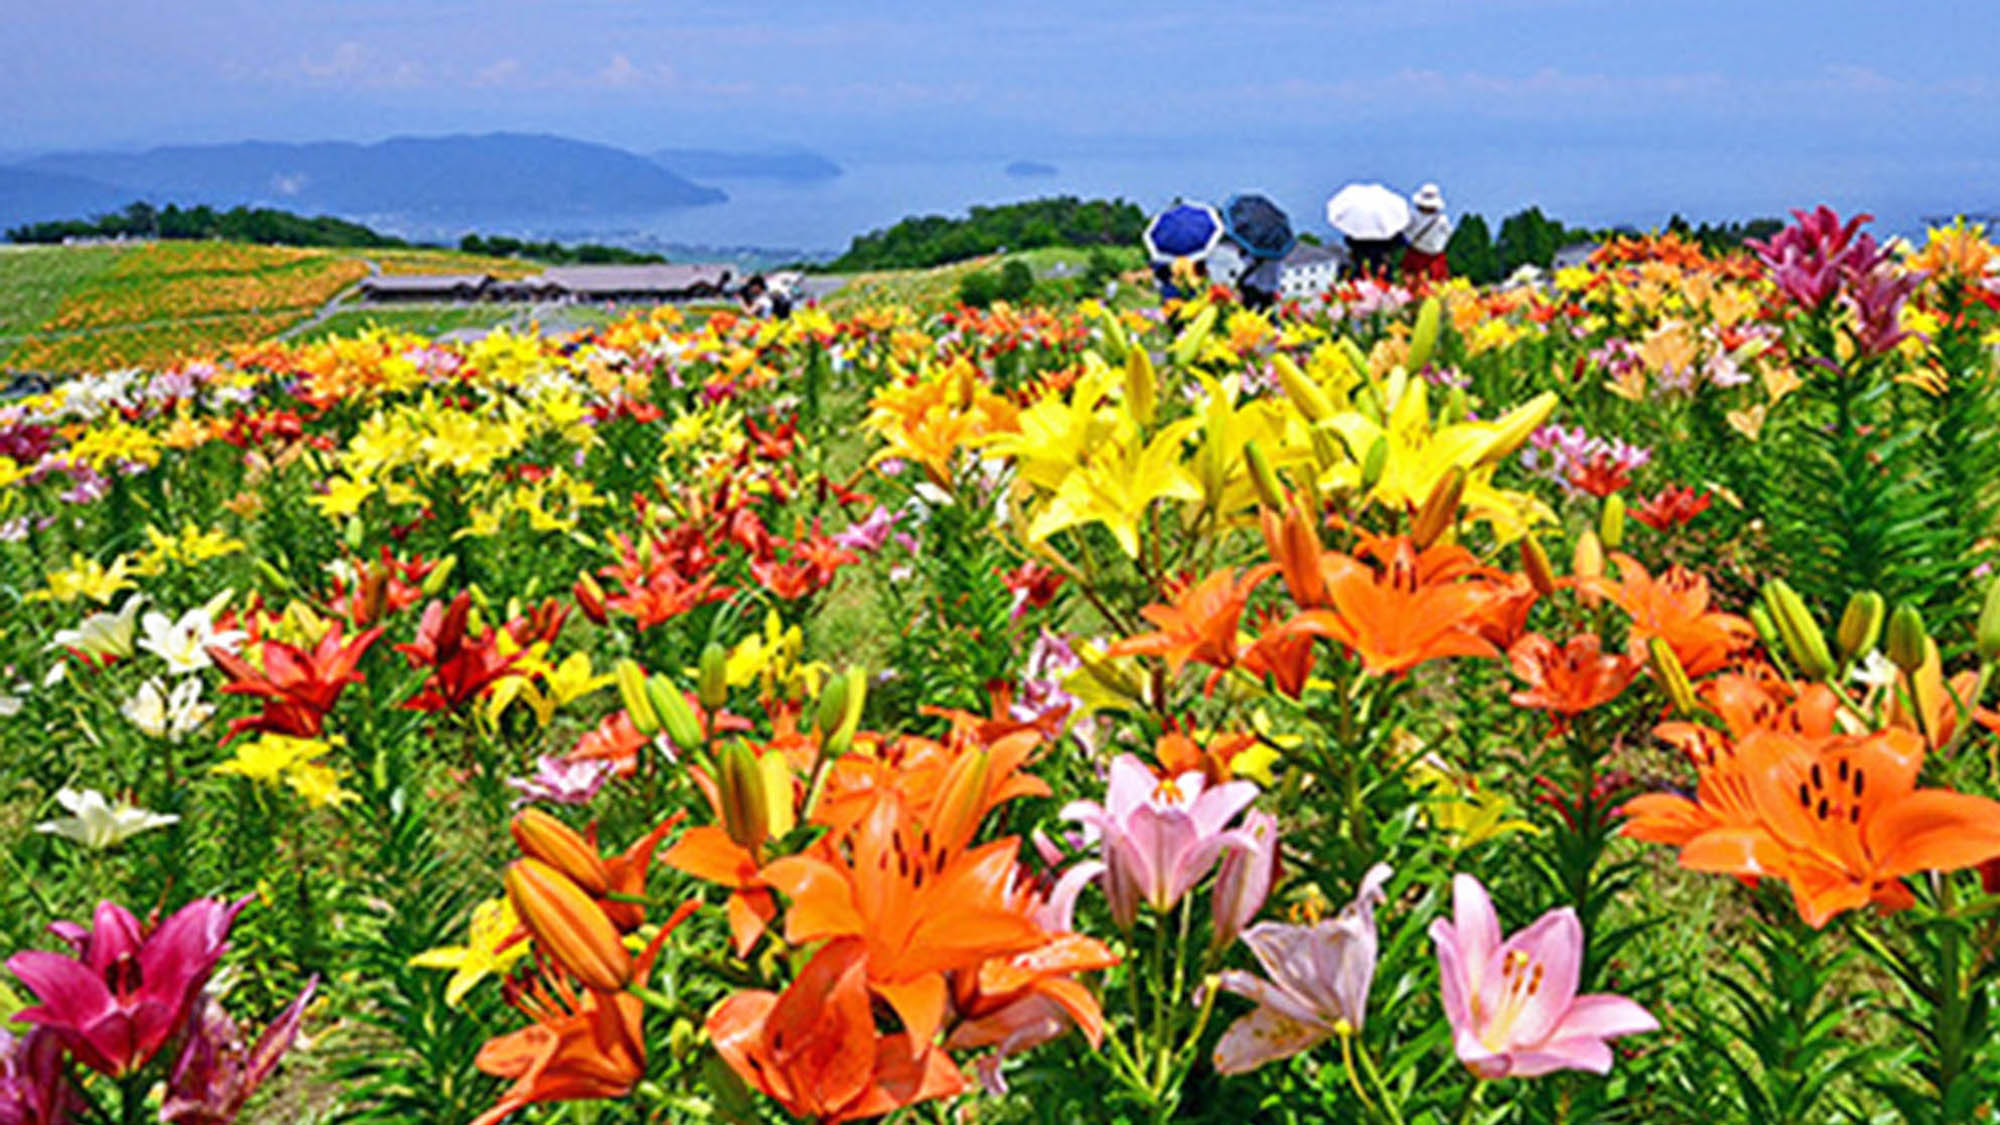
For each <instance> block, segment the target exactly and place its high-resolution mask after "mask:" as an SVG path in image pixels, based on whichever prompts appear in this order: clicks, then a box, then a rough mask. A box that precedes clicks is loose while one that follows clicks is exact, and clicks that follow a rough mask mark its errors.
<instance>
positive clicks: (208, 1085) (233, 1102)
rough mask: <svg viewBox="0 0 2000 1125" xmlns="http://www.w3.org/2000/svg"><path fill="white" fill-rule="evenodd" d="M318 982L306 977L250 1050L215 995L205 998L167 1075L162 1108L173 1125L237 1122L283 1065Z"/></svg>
mask: <svg viewBox="0 0 2000 1125" xmlns="http://www.w3.org/2000/svg"><path fill="white" fill-rule="evenodd" d="M318 985H319V978H318V977H314V978H313V979H312V980H310V981H308V982H306V987H305V990H304V991H303V992H300V993H299V994H298V996H297V997H296V998H294V999H293V1000H292V1002H291V1003H290V1004H289V1005H286V1007H285V1010H284V1011H282V1012H280V1013H278V1018H277V1019H275V1020H272V1021H271V1026H269V1027H267V1028H265V1029H264V1034H262V1035H260V1036H258V1037H257V1044H256V1046H254V1047H251V1048H249V1049H248V1050H245V1049H244V1046H243V1032H242V1030H241V1029H240V1028H238V1027H237V1026H236V1021H235V1020H234V1019H232V1018H230V1016H229V1013H228V1012H225V1011H223V1010H222V1005H220V1004H218V1003H216V1002H215V1000H214V999H213V998H206V997H205V998H204V999H203V1004H202V1007H201V1010H200V1011H199V1012H198V1013H197V1014H196V1016H195V1018H194V1019H193V1020H192V1021H191V1022H190V1023H189V1025H188V1037H187V1045H186V1046H185V1047H182V1048H181V1054H180V1058H179V1059H178V1060H176V1061H175V1063H174V1072H173V1074H172V1075H171V1076H170V1077H169V1078H168V1080H167V1100H166V1104H165V1105H163V1106H162V1107H161V1108H160V1120H161V1121H166V1122H172V1123H173V1125H230V1122H233V1121H235V1120H236V1115H237V1114H239V1113H241V1112H242V1111H243V1103H244V1102H246V1101H249V1100H250V1095H251V1094H254V1093H256V1092H257V1087H259V1086H262V1085H263V1084H264V1080H265V1079H267V1078H269V1077H270V1076H271V1072H272V1071H274V1070H276V1069H277V1068H278V1060H279V1059H281V1058H283V1057H284V1054H285V1052H286V1051H288V1050H290V1049H291V1046H292V1043H293V1041H295V1040H296V1039H298V1037H299V1022H300V1020H301V1019H302V1018H303V1017H304V1015H305V1010H306V1005H307V1004H309V1003H311V1002H312V995H313V990H314V989H315V988H317V987H318Z"/></svg>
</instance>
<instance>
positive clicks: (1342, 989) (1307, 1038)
mask: <svg viewBox="0 0 2000 1125" xmlns="http://www.w3.org/2000/svg"><path fill="white" fill-rule="evenodd" d="M1391 874H1392V872H1391V871H1390V868H1389V865H1388V864H1386V863H1378V864H1376V865H1375V866H1373V867H1371V868H1369V869H1368V874H1366V875H1364V876H1362V878H1361V886H1360V888H1359V889H1358V890H1356V891H1355V892H1354V901H1352V902H1350V903H1348V904H1347V907H1346V909H1344V910H1342V911H1341V912H1340V915H1339V917H1336V918H1331V919H1328V920H1327V921H1324V922H1321V923H1319V924H1317V925H1313V926H1288V925H1283V924H1281V923H1277V922H1262V923H1259V924H1258V925H1255V926H1252V927H1250V929H1249V931H1248V932H1246V933H1245V934H1244V935H1243V944H1245V945H1247V946H1249V947H1250V952H1252V953H1254V954H1256V955H1257V962H1258V963H1259V964H1261V965H1262V966H1264V973H1265V975H1266V976H1268V977H1269V978H1270V979H1268V980H1266V979H1265V978H1264V977H1259V976H1255V975H1253V974H1251V973H1246V972H1243V971H1241V970H1238V969H1231V970H1229V971H1228V972H1225V973H1223V974H1222V979H1221V985H1222V988H1223V989H1224V990H1225V991H1228V992H1234V993H1236V994H1237V995H1238V996H1247V997H1249V998H1250V999H1252V1000H1255V1001H1256V1002H1257V1009H1256V1010H1255V1011H1253V1012H1251V1013H1250V1014H1249V1015H1247V1016H1244V1017H1243V1018H1241V1019H1239V1020H1237V1021H1236V1022H1235V1023H1233V1024H1230V1025H1229V1030H1227V1031H1225V1032H1223V1033H1222V1039H1221V1041H1220V1042H1218V1043H1216V1045H1215V1070H1216V1073H1218V1074H1242V1073H1244V1072H1246V1071H1251V1070H1255V1069H1257V1068H1258V1067H1260V1066H1263V1065H1264V1064H1265V1063H1269V1062H1276V1061H1278V1060H1279V1059H1288V1058H1290V1057H1292V1056H1293V1055H1296V1054H1298V1053H1299V1052H1301V1051H1305V1050H1309V1049H1311V1048H1312V1047H1314V1046H1316V1045H1318V1044H1320V1043H1322V1042H1325V1041H1326V1040H1327V1039H1329V1038H1331V1037H1332V1036H1334V1035H1347V1034H1354V1033H1356V1032H1359V1031H1360V1030H1361V1025H1362V1022H1363V1020H1364V1019H1365V1018H1366V1016H1367V1014H1368V989H1369V987H1370V986H1371V985H1372V984H1373V983H1374V980H1375V959H1376V955H1377V948H1378V947H1377V939H1376V935H1375V907H1376V906H1377V905H1378V904H1379V903H1381V901H1382V887H1383V885H1384V884H1386V883H1388V881H1389V876H1390V875H1391Z"/></svg>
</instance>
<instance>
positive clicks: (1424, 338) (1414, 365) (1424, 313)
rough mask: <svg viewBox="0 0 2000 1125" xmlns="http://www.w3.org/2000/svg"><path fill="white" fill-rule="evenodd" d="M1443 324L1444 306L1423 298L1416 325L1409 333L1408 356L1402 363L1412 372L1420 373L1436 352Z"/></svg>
mask: <svg viewBox="0 0 2000 1125" xmlns="http://www.w3.org/2000/svg"><path fill="white" fill-rule="evenodd" d="M1443 324H1444V306H1443V305H1442V304H1441V303H1440V302H1439V301H1438V299H1437V298H1436V297H1434V296H1433V297H1426V298H1424V304H1423V307H1422V308H1419V309H1418V310H1417V325H1416V327H1415V328H1414V329H1412V330H1411V332H1410V354H1409V358H1408V359H1406V360H1405V361H1404V362H1405V363H1406V364H1407V366H1408V367H1409V369H1410V370H1412V371H1422V370H1423V369H1424V365H1425V364H1428V363H1429V362H1430V361H1431V353H1432V352H1434V351H1436V350H1437V342H1438V332H1439V330H1440V329H1441V328H1442V327H1443Z"/></svg>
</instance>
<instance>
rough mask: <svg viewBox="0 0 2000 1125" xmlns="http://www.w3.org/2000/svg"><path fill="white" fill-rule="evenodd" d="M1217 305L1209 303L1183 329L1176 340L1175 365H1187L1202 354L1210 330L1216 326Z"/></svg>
mask: <svg viewBox="0 0 2000 1125" xmlns="http://www.w3.org/2000/svg"><path fill="white" fill-rule="evenodd" d="M1215 315H1216V313H1215V306H1214V305H1209V306H1207V307H1205V308H1203V309H1202V310H1201V311H1200V312H1198V313H1196V314H1194V319H1193V320H1191V321H1189V322H1188V326H1187V327H1186V328H1184V329H1182V330H1181V334H1180V337H1179V338H1178V339H1176V340H1175V341H1174V366H1176V367H1186V366H1187V365H1189V364H1191V363H1193V362H1194V359H1195V357H1196V356H1198V355H1200V354H1201V346H1202V344H1204V343H1206V342H1207V340H1208V333H1209V330H1210V329H1212V328H1214V327H1215Z"/></svg>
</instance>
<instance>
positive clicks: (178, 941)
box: [7, 897, 250, 1078]
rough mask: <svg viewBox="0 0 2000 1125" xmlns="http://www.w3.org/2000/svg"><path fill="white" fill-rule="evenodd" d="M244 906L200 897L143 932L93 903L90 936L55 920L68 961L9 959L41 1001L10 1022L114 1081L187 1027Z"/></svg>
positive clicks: (34, 953) (51, 956)
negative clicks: (34, 1030)
mask: <svg viewBox="0 0 2000 1125" xmlns="http://www.w3.org/2000/svg"><path fill="white" fill-rule="evenodd" d="M249 901H250V900H249V898H248V897H245V898H243V899H241V900H239V901H237V902H235V903H227V902H224V901H222V900H221V899H214V898H198V899H195V900H194V901H193V902H190V903H188V904H187V905H186V906H183V907H182V908H181V909H180V910H179V911H177V912H175V913H174V914H173V915H172V916H171V917H169V918H168V919H167V920H166V921H164V922H162V923H160V924H159V926H158V927H156V928H154V929H153V930H152V931H151V932H150V933H149V932H146V931H145V930H143V929H142V928H141V927H140V925H139V920H138V919H137V918H135V917H133V916H132V912H131V911H129V910H127V909H125V908H124V907H122V906H119V905H117V904H115V903H110V902H101V903H98V905H97V912H96V914H95V915H94V916H93V917H92V919H91V922H92V928H91V929H88V930H86V929H84V928H83V927H82V926H78V925H76V924H74V923H68V922H58V923H56V924H55V925H53V926H50V927H49V930H50V932H52V933H54V934H55V935H56V936H57V937H60V938H62V939H63V940H64V941H67V942H69V943H70V945H71V946H72V947H73V948H74V949H75V950H76V956H75V957H65V956H63V955H62V954H60V953H51V952H48V951H46V950H39V949H32V950H28V951H26V952H23V953H16V954H15V955H14V956H12V957H10V958H8V959H7V967H8V968H9V969H12V970H13V972H14V975H15V976H17V977H19V978H20V979H21V983H22V984H24V985H26V986H27V988H28V991H30V992H32V993H34V994H35V998H36V999H38V1000H40V1001H41V1005H40V1006H39V1007H34V1008H28V1009H26V1010H24V1011H22V1012H19V1013H17V1014H16V1015H15V1016H14V1018H15V1019H17V1020H23V1021H25V1022H27V1023H32V1024H36V1025H38V1026H41V1027H45V1028H47V1029H49V1031H50V1032H51V1033H53V1034H54V1035H55V1036H56V1037H57V1038H58V1039H60V1040H61V1041H62V1044H63V1046H65V1047H67V1048H69V1051H70V1053H71V1054H72V1055H75V1056H76V1059H77V1061H78V1062H81V1063H83V1064H84V1065H85V1066H87V1067H90V1068H91V1069H92V1070H97V1071H101V1072H103V1073H105V1074H108V1075H111V1076H112V1077H114V1078H122V1077H124V1076H125V1075H128V1074H130V1073H132V1072H133V1071H135V1070H137V1069H139V1068H140V1067H142V1066H144V1065H145V1064H146V1063H147V1062H148V1061H150V1060H151V1059H152V1057H153V1056H154V1055H156V1054H158V1053H159V1051H160V1048H162V1047H164V1046H166V1044H167V1041H168V1040H170V1039H172V1038H173V1037H174V1036H175V1035H176V1034H178V1033H179V1032H180V1030H181V1029H182V1028H183V1027H184V1026H186V1024H187V1022H188V1018H189V1016H190V1015H191V1014H192V1013H193V1010H194V1005H195V1002H196V1001H197V1000H198V999H199V998H200V995H201V990H202V987H203V986H204V985H206V984H207V983H208V977H209V974H210V973H211V972H213V971H214V969H215V963H216V961H218V960H219V959H220V958H221V957H222V951H223V950H224V949H225V948H226V945H225V939H226V938H227V937H228V936H229V927H230V925H231V923H233V922H234V921H235V920H236V914H237V912H238V911H240V910H242V909H243V907H244V905H245V904H247V903H248V902H249Z"/></svg>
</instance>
